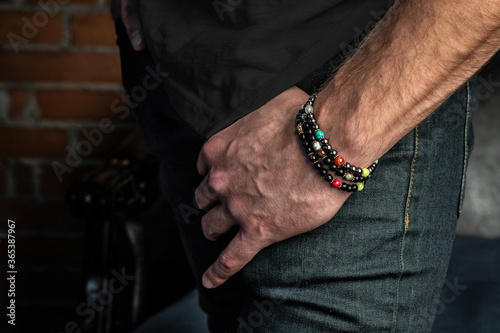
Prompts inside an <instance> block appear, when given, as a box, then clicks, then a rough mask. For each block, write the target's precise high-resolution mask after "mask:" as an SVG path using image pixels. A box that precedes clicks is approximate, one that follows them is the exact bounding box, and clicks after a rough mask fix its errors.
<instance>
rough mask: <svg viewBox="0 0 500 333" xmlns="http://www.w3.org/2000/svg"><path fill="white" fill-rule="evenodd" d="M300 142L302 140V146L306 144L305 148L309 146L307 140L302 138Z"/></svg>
mask: <svg viewBox="0 0 500 333" xmlns="http://www.w3.org/2000/svg"><path fill="white" fill-rule="evenodd" d="M300 142H302V146H304V148H307V147H309V142H308V141H307V140H302V141H300Z"/></svg>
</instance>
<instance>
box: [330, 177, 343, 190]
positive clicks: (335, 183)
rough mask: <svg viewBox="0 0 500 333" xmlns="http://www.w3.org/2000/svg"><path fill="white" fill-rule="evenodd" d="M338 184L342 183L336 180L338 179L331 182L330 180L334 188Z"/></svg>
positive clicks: (337, 186)
mask: <svg viewBox="0 0 500 333" xmlns="http://www.w3.org/2000/svg"><path fill="white" fill-rule="evenodd" d="M340 185H342V183H341V182H340V181H339V180H338V179H335V180H334V181H333V182H332V186H333V187H336V188H339V187H340Z"/></svg>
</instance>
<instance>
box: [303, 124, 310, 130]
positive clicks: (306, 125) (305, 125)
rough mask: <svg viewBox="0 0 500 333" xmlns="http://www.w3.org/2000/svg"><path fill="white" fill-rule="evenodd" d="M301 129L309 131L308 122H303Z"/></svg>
mask: <svg viewBox="0 0 500 333" xmlns="http://www.w3.org/2000/svg"><path fill="white" fill-rule="evenodd" d="M302 129H305V130H306V129H309V123H308V122H305V123H304V124H303V125H302Z"/></svg>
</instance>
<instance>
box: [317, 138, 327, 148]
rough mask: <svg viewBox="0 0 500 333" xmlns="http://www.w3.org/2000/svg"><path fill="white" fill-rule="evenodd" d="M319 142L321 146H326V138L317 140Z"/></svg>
mask: <svg viewBox="0 0 500 333" xmlns="http://www.w3.org/2000/svg"><path fill="white" fill-rule="evenodd" d="M319 142H320V143H321V145H323V146H324V145H327V144H328V140H327V139H326V138H323V139H321V140H319Z"/></svg>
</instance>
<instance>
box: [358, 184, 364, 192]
mask: <svg viewBox="0 0 500 333" xmlns="http://www.w3.org/2000/svg"><path fill="white" fill-rule="evenodd" d="M356 185H358V191H363V189H364V188H365V184H363V183H356Z"/></svg>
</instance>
